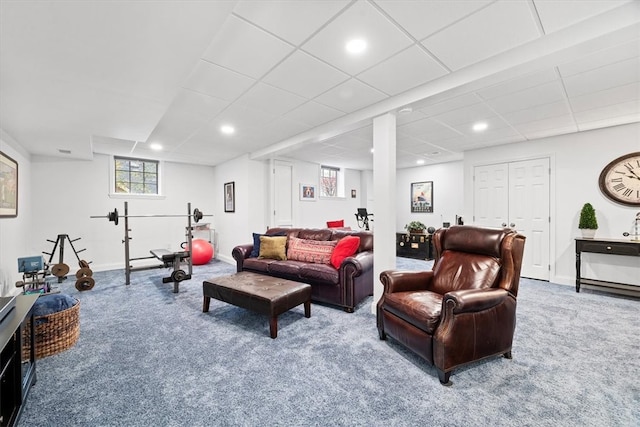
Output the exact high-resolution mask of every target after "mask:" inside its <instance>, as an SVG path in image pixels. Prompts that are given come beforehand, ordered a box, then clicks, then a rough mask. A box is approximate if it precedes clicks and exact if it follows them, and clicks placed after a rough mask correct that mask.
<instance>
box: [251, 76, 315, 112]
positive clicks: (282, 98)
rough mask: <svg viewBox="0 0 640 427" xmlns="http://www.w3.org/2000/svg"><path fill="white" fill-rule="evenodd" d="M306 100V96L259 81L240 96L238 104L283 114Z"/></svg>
mask: <svg viewBox="0 0 640 427" xmlns="http://www.w3.org/2000/svg"><path fill="white" fill-rule="evenodd" d="M303 102H305V98H303V97H301V96H298V95H294V94H293V93H290V92H286V91H284V90H281V89H278V88H276V87H273V86H270V85H267V84H264V83H258V84H257V85H255V86H254V87H252V88H251V89H249V91H248V92H247V93H245V94H244V95H242V96H241V97H240V98H238V104H240V105H246V106H248V107H251V108H255V109H258V110H262V111H268V112H269V113H272V114H276V115H278V116H279V115H282V114H284V113H286V112H288V111H291V110H293V109H294V108H296V107H297V106H299V105H301V104H302V103H303Z"/></svg>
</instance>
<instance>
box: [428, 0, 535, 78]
mask: <svg viewBox="0 0 640 427" xmlns="http://www.w3.org/2000/svg"><path fill="white" fill-rule="evenodd" d="M470 34H475V35H476V37H469V35H470ZM538 37H540V33H539V31H538V28H537V26H536V23H535V19H534V17H533V16H532V13H531V10H530V9H529V5H528V3H527V2H521V1H517V2H516V1H500V2H494V3H492V4H490V5H489V6H487V7H486V8H484V9H481V10H479V11H478V12H476V13H474V14H472V15H470V16H468V17H466V18H464V19H462V20H460V21H458V22H456V23H454V24H453V25H451V26H449V27H447V28H445V29H443V30H442V31H440V32H438V33H436V34H434V35H432V36H430V37H428V38H426V39H425V40H423V41H422V44H423V45H424V46H425V47H426V48H427V49H429V51H430V52H432V53H433V54H434V55H436V56H437V57H438V58H439V59H440V60H441V61H442V62H443V63H444V64H445V65H446V66H447V67H449V68H450V69H452V70H459V69H460V68H463V67H465V66H467V65H471V64H473V63H474V62H478V61H481V60H483V59H486V58H489V57H491V56H494V55H496V54H498V53H501V52H505V51H507V50H509V49H512V48H515V47H517V46H520V45H522V44H524V43H526V42H529V41H532V40H534V39H536V38H538Z"/></svg>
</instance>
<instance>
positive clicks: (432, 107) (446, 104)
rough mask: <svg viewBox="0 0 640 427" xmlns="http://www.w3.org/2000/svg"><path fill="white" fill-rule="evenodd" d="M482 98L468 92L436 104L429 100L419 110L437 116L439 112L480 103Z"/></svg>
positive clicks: (429, 115)
mask: <svg viewBox="0 0 640 427" xmlns="http://www.w3.org/2000/svg"><path fill="white" fill-rule="evenodd" d="M480 102H482V100H481V99H480V98H479V97H478V96H477V95H476V94H474V93H467V94H464V95H460V96H456V97H454V98H449V99H447V100H446V101H441V102H438V103H435V104H429V103H428V100H427V101H426V102H425V104H426V105H424V106H422V107H420V108H419V111H420V112H421V113H422V114H424V115H426V116H428V117H431V116H435V115H438V114H442V113H446V112H447V111H453V110H456V109H458V108H464V107H468V106H470V105H474V104H478V103H480Z"/></svg>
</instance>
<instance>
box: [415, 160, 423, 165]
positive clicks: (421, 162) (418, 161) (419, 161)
mask: <svg viewBox="0 0 640 427" xmlns="http://www.w3.org/2000/svg"><path fill="white" fill-rule="evenodd" d="M416 163H417V164H419V165H424V160H423V159H418V160H416Z"/></svg>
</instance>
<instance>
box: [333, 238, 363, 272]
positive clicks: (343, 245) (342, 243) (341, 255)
mask: <svg viewBox="0 0 640 427" xmlns="http://www.w3.org/2000/svg"><path fill="white" fill-rule="evenodd" d="M359 247H360V237H358V236H346V237H343V238H342V239H340V240H338V244H337V245H336V247H335V249H334V250H333V252H332V253H331V265H333V266H334V267H335V268H340V265H341V264H342V261H344V259H345V258H346V257H350V256H351V255H353V254H355V253H356V251H357V250H358V248H359Z"/></svg>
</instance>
